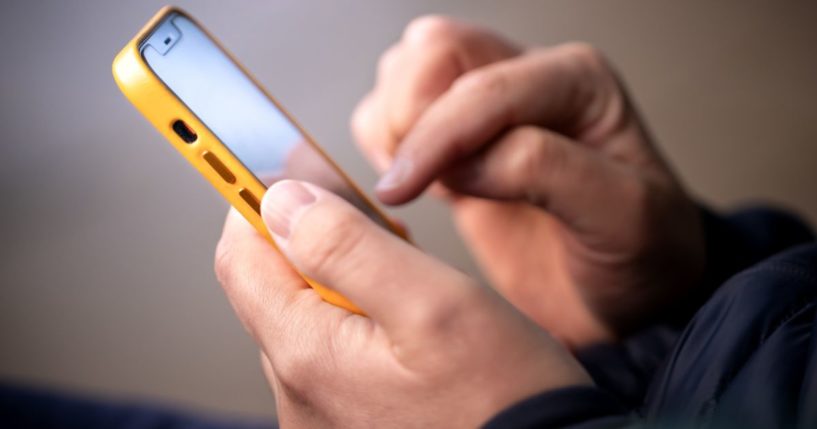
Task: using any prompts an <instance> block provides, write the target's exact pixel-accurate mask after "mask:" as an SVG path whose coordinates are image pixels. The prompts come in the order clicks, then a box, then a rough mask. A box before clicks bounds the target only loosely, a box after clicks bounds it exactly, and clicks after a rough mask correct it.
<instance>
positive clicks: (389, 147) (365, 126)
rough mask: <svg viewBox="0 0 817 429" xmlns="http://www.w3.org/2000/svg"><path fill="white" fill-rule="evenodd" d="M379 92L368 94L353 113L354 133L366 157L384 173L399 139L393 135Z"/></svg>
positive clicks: (379, 171) (376, 168)
mask: <svg viewBox="0 0 817 429" xmlns="http://www.w3.org/2000/svg"><path fill="white" fill-rule="evenodd" d="M381 98H382V97H379V96H378V94H377V92H376V91H375V92H372V93H370V94H368V95H366V96H365V97H364V98H363V100H361V101H360V103H358V105H357V107H356V108H355V112H354V113H353V114H352V122H351V128H352V135H353V136H354V140H355V142H356V143H357V145H358V147H360V149H361V150H362V151H363V154H364V155H365V156H366V159H368V160H369V163H370V164H371V165H372V166H373V167H374V168H375V170H377V172H378V173H380V174H382V173H383V172H384V171H386V170H388V168H389V166H390V165H391V161H392V156H393V153H394V150H395V149H396V148H397V139H396V138H395V137H394V136H393V135H392V132H391V130H390V128H389V123H388V121H387V120H386V117H385V110H384V109H383V107H382V103H381V102H380V100H381Z"/></svg>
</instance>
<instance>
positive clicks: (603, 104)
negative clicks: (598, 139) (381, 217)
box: [377, 45, 616, 204]
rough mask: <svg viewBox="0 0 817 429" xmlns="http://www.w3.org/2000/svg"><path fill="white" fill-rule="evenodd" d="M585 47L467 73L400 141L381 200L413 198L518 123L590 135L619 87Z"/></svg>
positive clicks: (380, 190) (379, 191)
mask: <svg viewBox="0 0 817 429" xmlns="http://www.w3.org/2000/svg"><path fill="white" fill-rule="evenodd" d="M583 46H584V45H569V46H563V47H558V48H554V49H550V50H544V51H541V52H538V53H536V54H531V55H525V56H522V57H517V58H514V59H510V60H508V61H503V62H501V63H497V64H492V65H489V66H486V67H483V68H480V69H477V70H475V71H473V72H471V73H468V74H466V75H465V76H463V77H462V78H461V79H459V80H458V81H457V82H456V83H455V84H454V85H453V86H452V88H451V89H450V90H449V91H447V92H446V93H445V94H444V95H443V96H441V97H440V98H439V99H437V100H436V101H435V102H434V103H433V105H431V106H430V107H429V108H428V109H427V110H426V111H425V112H424V113H423V115H422V117H421V118H420V119H419V120H418V121H417V123H416V124H415V126H414V127H413V128H412V131H411V133H409V134H408V135H407V136H406V138H405V139H404V140H403V141H402V143H401V144H400V146H399V148H398V151H397V154H396V156H395V160H394V163H393V164H392V167H391V169H390V170H389V171H388V172H387V173H386V174H385V175H384V176H383V177H382V178H381V180H380V182H379V183H378V186H377V195H378V197H379V198H380V199H381V200H382V201H383V202H385V203H388V204H400V203H404V202H407V201H409V200H411V199H413V198H415V197H416V196H417V195H419V194H420V193H421V192H422V191H423V190H424V189H425V188H426V187H427V186H428V185H429V184H430V183H431V182H432V181H433V180H434V179H435V178H436V177H437V176H439V175H440V173H441V172H442V171H443V170H444V169H445V168H446V167H448V166H449V165H451V164H452V163H454V162H455V161H456V160H458V159H462V158H465V157H467V156H469V155H471V154H473V153H475V152H476V151H477V150H479V149H480V148H481V147H482V146H483V145H485V144H486V143H488V142H490V141H492V140H493V139H495V138H496V137H497V135H498V134H499V133H500V132H502V131H503V130H505V129H506V128H508V127H511V126H514V125H522V124H536V125H540V126H543V127H546V128H550V129H554V130H556V131H560V132H562V133H565V134H567V135H569V136H577V135H580V134H586V133H587V132H589V130H588V129H586V128H587V127H588V126H589V125H588V124H595V123H598V122H600V119H599V115H601V114H603V113H605V112H606V111H607V110H610V109H609V108H608V107H609V103H610V100H611V96H610V93H611V92H614V90H615V89H616V86H615V83H614V82H613V83H610V82H608V81H607V80H606V79H607V77H601V78H600V77H598V76H607V74H605V73H598V72H597V71H596V70H597V69H598V68H599V67H600V66H599V65H598V62H599V61H600V60H599V59H598V58H597V54H594V53H593V52H594V51H592V50H590V49H589V48H584V47H583ZM610 78H611V77H610ZM611 79H612V78H611ZM602 122H603V121H602Z"/></svg>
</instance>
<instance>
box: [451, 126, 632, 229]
mask: <svg viewBox="0 0 817 429" xmlns="http://www.w3.org/2000/svg"><path fill="white" fill-rule="evenodd" d="M636 179H637V177H636V176H635V175H634V174H632V173H631V172H630V171H628V170H626V169H625V168H624V167H622V166H621V165H619V164H617V163H615V162H613V161H612V160H611V159H609V158H606V157H605V156H604V155H603V154H601V153H599V152H597V151H594V150H592V149H589V148H587V147H586V146H583V145H580V144H577V143H576V142H574V141H572V140H570V139H568V138H567V137H564V136H562V135H560V134H557V133H554V132H550V131H547V130H544V129H541V128H537V127H531V126H524V127H517V128H514V129H512V130H510V131H509V132H507V133H506V134H504V135H503V136H502V137H500V139H499V140H498V141H496V142H495V143H494V144H492V145H491V146H489V147H488V148H487V149H486V150H485V151H483V152H480V153H478V154H477V155H475V156H473V157H471V158H469V159H467V160H465V161H463V162H461V163H460V164H459V165H457V166H456V167H455V168H454V169H453V170H452V171H451V172H449V173H447V174H446V176H445V177H443V181H444V183H445V185H446V186H447V187H449V188H451V189H452V190H454V191H456V192H459V193H463V194H467V195H472V196H476V197H481V198H490V199H496V200H508V201H527V202H529V203H531V204H534V205H537V206H539V207H541V208H543V209H545V210H547V211H548V212H549V213H551V214H553V215H554V216H556V217H557V218H558V219H559V220H560V221H561V222H562V223H563V224H565V225H566V226H567V227H569V228H571V229H572V230H573V231H575V232H588V233H594V232H598V231H599V226H600V225H599V224H600V223H603V224H604V225H609V224H612V225H616V224H618V225H623V224H624V223H623V221H624V219H626V217H624V216H625V215H626V214H627V213H629V209H628V208H626V207H624V208H623V209H622V207H621V206H622V205H623V204H627V202H628V201H636V198H637V193H638V192H639V191H640V190H641V186H640V182H639V181H638V180H636ZM612 208H616V209H615V210H612ZM617 217H618V218H621V219H616V218H617Z"/></svg>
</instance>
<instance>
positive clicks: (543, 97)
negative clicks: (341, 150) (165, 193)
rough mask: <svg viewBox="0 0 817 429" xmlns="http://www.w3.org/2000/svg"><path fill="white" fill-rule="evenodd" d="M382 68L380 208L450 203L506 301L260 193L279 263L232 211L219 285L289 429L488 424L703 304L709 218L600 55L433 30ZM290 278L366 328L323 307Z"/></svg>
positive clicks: (356, 222) (447, 27)
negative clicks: (629, 336) (351, 307)
mask: <svg viewBox="0 0 817 429" xmlns="http://www.w3.org/2000/svg"><path fill="white" fill-rule="evenodd" d="M378 69H379V70H378V80H377V84H376V87H375V88H374V89H373V91H372V92H371V93H370V94H369V95H368V96H367V97H366V98H365V99H364V100H363V101H362V102H361V104H360V106H359V107H358V109H357V110H356V112H355V115H354V118H353V131H354V133H355V135H356V137H357V140H358V141H359V143H360V144H361V146H362V147H363V149H364V152H365V153H366V154H367V155H368V156H369V158H370V159H371V160H372V162H373V163H374V164H375V166H376V167H378V168H379V169H381V170H382V171H385V172H386V173H385V174H384V176H383V177H382V178H381V182H380V183H379V185H378V190H377V192H378V197H379V198H380V199H381V200H382V201H384V202H386V203H389V204H402V203H406V202H408V201H410V200H412V199H414V198H416V197H417V196H419V195H420V194H422V193H423V192H424V191H425V190H426V189H431V190H432V191H433V192H434V193H435V194H437V195H438V196H440V197H442V198H444V199H445V200H446V201H448V202H449V203H450V205H451V209H452V213H453V216H454V218H455V220H456V222H457V224H458V226H459V229H460V231H461V233H462V236H463V238H464V239H465V241H466V243H467V244H468V245H469V247H470V249H471V251H472V252H473V254H474V255H475V256H476V258H477V260H478V261H479V263H480V264H481V267H482V269H483V270H484V271H485V273H486V275H487V277H488V278H489V279H490V281H491V286H493V288H488V287H483V286H481V285H479V284H477V283H476V282H475V281H474V280H473V279H470V278H469V277H467V276H465V275H464V274H462V273H460V272H459V271H456V270H454V269H452V268H451V267H449V266H447V265H446V264H444V263H442V262H440V261H438V260H436V259H434V258H433V257H431V256H429V255H426V254H424V253H423V252H422V251H420V250H418V249H417V248H415V247H412V246H411V245H409V244H407V243H406V242H404V241H402V240H400V239H399V238H397V237H395V236H394V235H393V234H390V233H387V232H386V231H384V230H383V229H381V228H379V227H377V226H376V225H375V224H373V223H372V221H370V220H369V219H368V218H367V217H366V216H364V215H362V214H361V213H360V212H359V211H357V210H356V209H354V208H353V207H352V206H351V205H349V204H348V203H346V202H345V201H343V200H342V199H340V198H339V197H337V196H335V195H333V194H331V193H329V192H327V191H324V190H322V189H320V188H317V187H315V186H313V185H310V184H306V183H303V182H297V181H291V180H285V181H281V182H278V183H276V184H274V185H273V186H272V187H270V189H269V190H268V192H267V193H266V195H265V197H264V200H263V202H262V214H263V216H264V220H265V222H266V225H267V227H268V229H269V230H270V232H271V234H272V235H273V237H274V239H275V242H276V244H277V245H278V247H279V249H280V250H281V252H282V253H278V252H276V251H275V250H274V249H273V247H272V246H271V245H270V244H269V243H268V242H266V241H265V240H264V239H263V238H262V237H261V236H260V235H259V234H257V232H256V231H254V230H253V228H252V227H251V226H250V225H248V224H247V223H246V222H245V221H244V220H243V219H242V218H241V217H240V216H239V215H237V214H236V213H235V212H234V211H233V212H231V214H230V215H229V216H228V219H227V222H226V225H225V228H224V233H223V236H222V239H221V241H220V243H219V246H218V250H217V252H216V253H217V255H216V274H217V276H218V278H219V280H220V282H221V283H222V285H223V287H224V290H225V291H226V293H227V296H228V298H229V300H230V302H231V303H232V305H233V307H234V308H235V311H236V313H237V315H238V317H239V319H240V320H241V321H242V323H243V324H244V326H245V327H246V329H247V330H248V332H249V333H250V334H251V335H252V336H253V338H254V339H255V341H256V342H257V343H258V345H259V347H260V349H261V360H262V364H263V367H264V370H265V373H266V375H267V378H268V379H269V382H270V385H271V386H272V388H273V390H274V393H275V397H276V406H277V409H278V416H279V419H280V422H281V424H282V426H283V427H299V428H300V427H475V426H477V425H479V424H480V423H482V422H485V421H486V420H487V419H489V418H490V417H491V416H493V415H494V414H496V413H497V412H499V411H501V410H502V409H504V408H506V407H507V406H509V405H511V404H513V403H514V402H517V401H519V400H522V399H524V398H526V397H528V396H530V395H532V394H535V393H539V392H543V391H547V390H552V389H557V388H559V387H564V386H571V385H583V384H590V383H591V380H590V379H589V377H588V376H587V374H586V373H585V372H584V370H583V369H582V368H581V366H580V365H579V364H578V363H577V362H576V361H575V359H574V358H573V357H572V355H571V354H570V353H569V352H568V347H581V346H584V345H587V344H591V343H594V342H598V341H615V340H616V339H618V338H620V337H622V336H624V335H626V333H627V332H629V331H631V330H633V329H638V327H640V326H642V325H643V324H645V323H647V322H648V321H650V320H651V319H652V318H654V317H655V316H656V314H660V313H662V312H665V311H666V309H667V308H668V306H669V304H670V303H673V302H675V301H677V300H680V299H683V298H684V296H685V295H686V294H687V293H689V292H690V291H689V290H687V289H685V285H688V284H692V283H694V281H695V280H696V279H697V278H698V277H699V276H700V275H701V272H702V269H703V268H702V267H703V257H704V255H703V234H702V231H701V225H700V220H699V215H698V210H697V208H696V206H695V205H694V204H693V202H692V201H691V199H690V198H689V197H688V196H687V194H686V193H685V191H684V190H683V187H682V186H681V184H680V183H679V181H678V180H677V179H676V178H675V177H674V175H673V174H672V172H671V171H670V169H669V168H668V167H667V165H666V163H665V162H664V161H663V160H662V159H661V157H660V155H659V154H658V152H657V151H656V149H655V148H654V146H653V145H652V143H651V141H650V138H649V135H648V133H647V131H646V129H645V127H644V126H643V125H642V123H641V121H640V120H639V118H638V116H637V114H636V112H635V110H634V109H633V107H632V104H631V103H630V102H629V100H628V98H627V96H626V94H625V92H624V90H623V88H622V86H621V84H620V82H619V80H618V79H617V78H616V76H615V74H614V73H613V71H612V70H611V68H610V66H609V65H608V63H607V62H606V61H605V60H604V58H603V57H602V56H601V55H600V54H599V53H598V52H597V51H596V50H594V49H593V48H591V47H589V46H587V45H583V44H568V45H562V46H557V47H554V48H547V49H531V50H524V51H523V50H522V49H520V48H519V47H517V46H515V45H513V44H512V43H510V42H508V41H506V40H504V39H503V38H501V37H499V36H497V35H495V34H493V33H491V32H489V31H487V30H484V29H481V28H478V27H475V26H472V25H469V24H464V23H460V22H455V21H451V20H448V19H445V18H441V17H426V18H421V19H418V20H416V21H414V22H413V23H411V24H410V25H409V26H408V28H407V29H406V31H405V34H404V35H403V38H402V39H401V40H400V42H399V43H397V44H396V45H395V46H394V47H392V48H391V49H389V50H388V51H387V52H386V53H385V54H384V55H383V58H382V59H381V61H380V64H379V66H378ZM293 267H294V268H293ZM295 270H297V271H299V272H301V273H303V274H305V275H307V276H310V277H312V278H314V279H316V280H317V281H319V282H320V283H321V284H323V285H325V286H327V287H330V288H333V289H335V290H337V291H339V292H340V293H342V294H343V295H345V296H346V297H348V298H349V299H351V300H352V301H353V302H354V303H356V304H357V305H358V306H359V307H360V308H361V309H363V311H365V312H366V314H367V315H368V316H369V317H362V316H358V315H355V314H351V313H349V312H347V311H345V310H343V309H341V308H337V307H334V306H332V305H330V304H327V303H325V302H323V301H321V300H320V298H319V297H318V296H317V295H316V294H315V293H314V292H313V291H312V290H311V289H309V288H308V286H307V285H306V283H305V282H304V281H303V280H302V279H301V277H300V276H299V275H298V273H297V272H296V271H295ZM497 292H498V293H497ZM503 297H504V299H503ZM526 316H527V317H526ZM542 328H544V329H542ZM565 345H567V346H568V347H565Z"/></svg>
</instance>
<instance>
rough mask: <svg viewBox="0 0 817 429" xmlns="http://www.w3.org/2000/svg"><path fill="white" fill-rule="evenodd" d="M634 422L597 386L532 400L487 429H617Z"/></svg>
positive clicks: (570, 389)
mask: <svg viewBox="0 0 817 429" xmlns="http://www.w3.org/2000/svg"><path fill="white" fill-rule="evenodd" d="M629 421H630V417H629V416H628V415H627V413H626V410H625V409H624V408H623V407H622V406H621V404H619V402H618V401H617V400H616V399H615V398H614V397H613V396H612V395H610V394H609V393H606V392H605V391H603V390H601V389H599V388H597V387H595V386H577V387H568V388H564V389H558V390H552V391H549V392H545V393H541V394H539V395H536V396H533V397H531V398H528V399H526V400H524V401H522V402H520V403H518V404H516V405H514V406H512V407H510V408H508V409H506V410H505V411H503V412H501V413H499V414H498V415H497V416H496V417H494V418H493V419H491V420H490V421H489V422H488V423H487V424H486V425H485V426H484V427H485V429H505V428H514V429H533V428H562V427H571V428H576V429H578V428H586V429H591V428H592V429H596V428H613V427H622V426H624V425H626V424H627V423H628V422H629Z"/></svg>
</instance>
